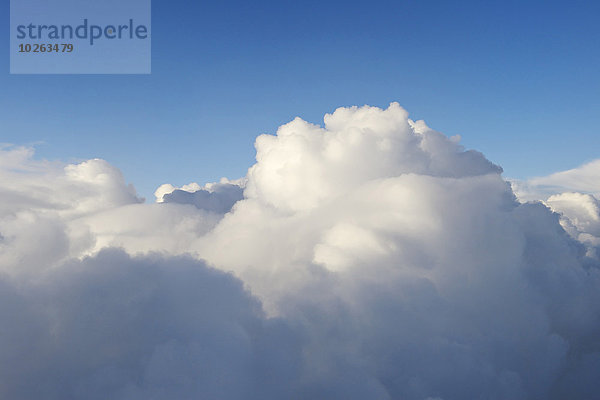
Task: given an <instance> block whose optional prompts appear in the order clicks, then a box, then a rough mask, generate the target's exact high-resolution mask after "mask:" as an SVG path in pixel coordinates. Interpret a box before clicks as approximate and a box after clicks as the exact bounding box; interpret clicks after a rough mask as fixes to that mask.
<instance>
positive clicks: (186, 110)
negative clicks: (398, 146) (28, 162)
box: [0, 0, 600, 200]
mask: <svg viewBox="0 0 600 400" xmlns="http://www.w3.org/2000/svg"><path fill="white" fill-rule="evenodd" d="M2 4H3V5H2V15H3V18H2V20H1V24H2V26H1V27H0V32H2V35H3V40H1V41H0V58H1V60H2V63H3V65H4V70H5V73H3V74H0V142H4V143H13V144H35V145H36V148H37V154H38V157H43V158H48V159H61V160H65V161H77V160H81V159H87V158H92V157H99V158H104V159H106V160H107V161H109V162H110V163H112V164H114V165H116V166H117V167H119V168H120V169H121V170H122V171H123V173H124V174H125V177H126V179H127V181H128V182H132V183H133V184H134V185H135V186H136V188H137V189H138V191H139V192H140V193H141V194H142V195H143V196H146V197H150V196H151V194H152V192H153V191H154V189H155V188H156V187H157V186H159V185H160V184H162V183H172V184H175V185H182V184H185V183H188V182H191V181H197V182H201V183H202V182H206V181H214V180H217V179H219V178H220V177H221V176H228V177H230V178H237V177H240V176H243V175H244V174H245V171H246V169H247V168H248V167H249V166H250V165H251V164H252V163H253V159H254V149H253V142H254V138H255V137H256V136H257V135H258V134H260V133H274V132H275V130H276V128H277V127H278V126H279V125H281V124H283V123H286V122H288V121H289V120H291V119H292V118H294V117H295V116H300V117H302V118H304V119H306V120H308V121H311V122H315V123H321V122H322V116H323V114H324V113H326V112H331V111H333V110H334V109H335V108H337V107H340V106H348V105H363V104H370V105H375V106H380V107H385V106H387V105H388V104H389V103H390V102H391V101H398V102H399V103H400V104H401V105H402V106H403V107H405V108H406V109H407V110H408V111H409V112H410V113H411V116H412V117H413V118H414V119H425V120H426V122H427V123H428V124H429V126H431V127H432V128H434V129H437V130H439V131H442V132H444V133H445V134H447V135H455V134H460V135H461V136H462V137H463V142H462V143H463V144H464V145H465V146H467V147H468V148H474V149H477V150H479V151H482V152H483V153H484V154H486V156H487V157H488V158H490V159H491V160H492V161H494V162H496V163H498V164H500V165H502V166H503V168H504V169H505V176H509V177H515V178H525V177H531V176H536V175H545V174H548V173H550V172H554V171H557V170H562V169H567V168H572V167H575V166H577V165H579V164H582V163H583V162H586V161H590V160H592V159H595V158H598V157H599V156H600V152H599V150H598V149H600V139H599V135H598V128H597V127H598V126H599V125H600V100H599V94H600V81H599V79H598V74H599V71H600V51H599V49H600V29H599V28H598V22H597V19H598V16H599V15H600V5H598V3H595V2H591V1H589V2H577V1H571V2H553V1H525V2H523V1H505V2H493V3H491V2H481V1H477V2H476V1H457V2H446V1H423V0H419V1H395V2H388V1H385V2H379V1H374V2H317V1H303V2H292V1H277V2H231V1H223V2H206V1H183V0H175V1H168V2H167V1H158V0H155V1H154V2H153V9H152V12H153V20H152V46H153V48H152V55H153V57H152V75H149V76H145V75H139V76H136V75H89V76H86V75H79V76H78V75H72V76H62V75H57V76H52V75H9V74H8V65H9V50H8V45H9V37H8V23H9V21H8V15H9V2H8V1H7V0H4V2H3V3H2ZM151 199H152V198H151V197H150V198H149V200H151Z"/></svg>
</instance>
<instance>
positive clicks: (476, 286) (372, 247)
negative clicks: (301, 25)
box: [0, 103, 600, 400]
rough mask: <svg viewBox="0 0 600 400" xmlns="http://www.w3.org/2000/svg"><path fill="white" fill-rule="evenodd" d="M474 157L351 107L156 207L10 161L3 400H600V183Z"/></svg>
mask: <svg viewBox="0 0 600 400" xmlns="http://www.w3.org/2000/svg"><path fill="white" fill-rule="evenodd" d="M459 140H460V138H458V137H452V138H448V137H446V136H445V135H443V134H441V133H439V132H436V131H433V130H431V129H430V128H429V127H427V125H426V124H425V123H424V122H423V121H412V120H410V119H409V116H408V113H407V112H406V111H405V110H404V109H402V108H401V107H400V106H399V105H398V104H396V103H392V104H391V105H390V107H389V108H388V109H385V110H383V109H379V108H376V107H368V106H364V107H349V108H340V109H337V110H336V111H335V112H333V113H332V114H327V115H326V116H325V118H324V124H323V126H318V125H313V124H310V123H308V122H305V121H303V120H301V119H299V118H297V119H295V120H293V121H291V122H290V123H288V124H285V125H283V126H281V127H280V128H279V129H278V131H277V133H276V134H275V135H261V136H259V137H258V138H257V140H256V151H257V153H256V163H255V164H254V165H253V166H251V167H250V168H249V170H248V173H247V175H246V176H245V177H243V178H241V179H238V180H235V181H232V180H228V179H225V178H224V179H223V180H222V181H221V182H219V183H207V184H203V185H200V184H197V183H191V184H189V185H185V186H183V187H180V188H177V187H175V186H172V185H170V184H163V185H161V186H160V187H159V188H158V189H157V191H156V197H157V201H158V202H157V203H154V204H147V203H142V202H141V201H140V199H139V198H138V197H137V195H136V193H135V189H134V188H133V187H132V186H130V185H126V184H125V180H124V178H123V177H122V175H121V173H120V172H119V171H118V170H117V169H116V168H114V167H113V166H111V165H110V164H108V163H106V162H105V161H102V160H89V161H86V162H83V163H80V164H72V165H64V164H61V163H58V162H47V161H40V160H36V159H35V158H34V156H33V151H32V150H31V149H28V148H20V147H4V148H1V149H0V182H2V183H1V185H0V199H1V203H0V271H1V275H0V304H1V305H0V317H1V318H2V321H3V325H2V328H1V329H0V365H1V367H0V397H2V398H10V399H32V398H42V397H43V398H46V399H105V398H114V399H198V398H219V399H281V398H302V399H304V398H310V399H331V398H339V399H403V400H404V399H408V400H411V399H415V400H426V399H427V400H434V399H443V400H461V399H469V398H474V399H478V398H481V399H511V400H512V399H514V400H519V399H523V400H528V399H532V400H533V399H540V400H542V399H566V398H568V399H590V398H595V397H597V396H596V394H597V393H598V391H599V390H600V383H599V382H600V372H599V371H600V269H599V267H600V262H599V258H598V256H599V253H598V247H599V246H600V225H599V221H600V212H599V203H598V199H597V197H596V196H597V193H598V191H597V187H595V186H593V182H594V179H593V176H594V174H595V172H594V171H596V164H597V163H590V164H587V165H585V166H583V167H581V168H579V169H575V170H571V171H565V172H564V173H557V174H553V175H551V176H549V177H546V178H536V179H535V180H531V181H527V182H518V181H512V182H510V183H509V182H507V181H506V180H505V179H504V178H503V177H502V176H501V173H502V169H501V168H500V167H499V166H497V165H495V164H493V163H492V162H490V161H489V160H487V159H486V158H485V156H484V155H482V154H481V153H479V152H476V151H473V150H465V149H464V148H462V146H461V145H460V144H459ZM570 177H578V178H577V179H575V178H573V180H572V179H571V178H570ZM570 182H574V183H573V184H572V185H569V183H570ZM590 185H592V186H590ZM513 188H514V192H513ZM530 200H532V201H530ZM533 200H535V201H533Z"/></svg>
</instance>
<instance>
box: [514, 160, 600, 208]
mask: <svg viewBox="0 0 600 400" xmlns="http://www.w3.org/2000/svg"><path fill="white" fill-rule="evenodd" d="M514 186H515V193H516V194H517V195H518V196H519V198H521V199H522V200H524V201H527V200H546V199H547V198H548V197H549V196H551V195H554V194H560V193H565V192H581V193H585V194H592V195H594V196H595V197H596V198H598V197H600V160H594V161H591V162H589V163H587V164H584V165H581V166H580V167H577V168H573V169H569V170H566V171H560V172H556V173H554V174H551V175H548V176H543V177H537V178H532V179H529V180H526V181H515V182H514Z"/></svg>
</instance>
